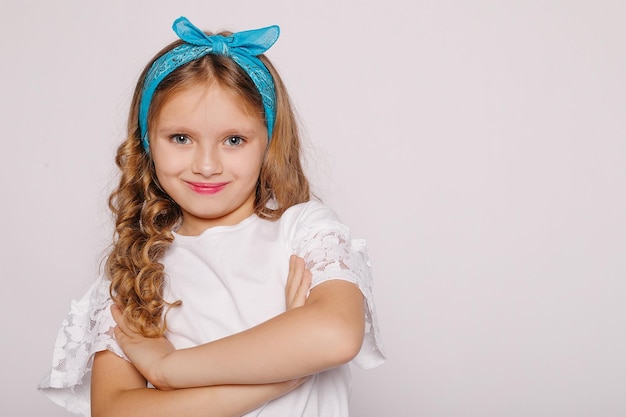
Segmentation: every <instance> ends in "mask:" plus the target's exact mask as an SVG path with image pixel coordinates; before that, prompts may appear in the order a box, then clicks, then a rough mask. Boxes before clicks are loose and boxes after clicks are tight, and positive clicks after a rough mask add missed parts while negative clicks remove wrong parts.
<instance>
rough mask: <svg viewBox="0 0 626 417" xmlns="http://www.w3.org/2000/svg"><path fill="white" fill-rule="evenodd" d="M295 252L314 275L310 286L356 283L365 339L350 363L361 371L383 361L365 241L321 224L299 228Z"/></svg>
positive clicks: (332, 225)
mask: <svg viewBox="0 0 626 417" xmlns="http://www.w3.org/2000/svg"><path fill="white" fill-rule="evenodd" d="M294 243H295V244H294V249H295V253H296V254H297V255H298V256H300V257H302V258H304V260H305V263H306V267H307V269H308V270H309V271H311V274H312V275H313V282H312V284H311V287H315V286H316V285H319V284H321V283H323V282H326V281H329V280H332V279H343V280H346V281H349V282H352V283H354V284H356V285H357V286H358V287H359V289H360V290H361V292H362V293H363V296H364V297H365V301H366V305H365V337H364V339H363V345H362V346H361V351H360V352H359V354H358V355H357V356H356V357H355V358H354V360H353V363H354V364H355V365H357V366H359V367H361V368H363V369H369V368H374V367H376V366H378V365H380V364H382V363H383V362H384V361H385V353H384V349H383V342H382V339H381V336H380V329H379V326H378V318H377V316H376V307H375V305H374V296H373V284H374V282H373V278H372V272H371V262H370V259H369V255H368V253H367V245H366V241H365V240H363V239H352V238H351V237H350V231H349V229H348V228H347V227H346V226H345V225H343V224H342V223H340V222H336V221H322V222H319V221H318V222H315V224H314V225H308V226H302V227H301V229H300V230H299V231H298V233H296V237H295V242H294Z"/></svg>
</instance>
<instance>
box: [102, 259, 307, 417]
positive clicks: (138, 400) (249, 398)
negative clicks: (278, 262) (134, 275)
mask: <svg viewBox="0 0 626 417" xmlns="http://www.w3.org/2000/svg"><path fill="white" fill-rule="evenodd" d="M303 265H304V264H303V263H301V262H299V261H297V260H295V259H292V260H291V262H290V267H289V276H288V278H287V286H286V289H285V300H286V301H285V303H286V307H287V309H288V310H290V309H293V308H297V307H301V306H302V305H304V302H305V300H306V294H307V292H308V290H309V287H310V286H311V274H310V272H309V271H306V270H304V267H303ZM114 311H115V310H114ZM117 311H119V310H117ZM150 340H153V341H156V342H157V344H159V346H161V347H164V348H165V349H166V350H171V349H173V347H172V346H171V344H170V343H169V342H168V341H167V339H165V338H159V339H150ZM91 375H92V377H91V415H92V417H108V416H113V417H124V416H129V417H131V416H132V417H141V416H150V417H159V416H164V417H171V416H177V417H202V416H211V417H227V416H241V415H242V414H245V413H247V412H248V411H251V410H254V409H255V408H258V407H259V406H261V405H263V404H265V403H266V402H268V401H270V400H272V399H275V398H277V397H280V396H282V395H284V394H286V393H287V392H289V391H291V390H293V389H294V388H296V387H298V386H299V385H301V384H302V383H303V382H304V381H306V379H307V378H306V377H305V378H297V379H292V380H288V381H285V382H279V383H273V384H255V385H217V386H211V387H202V388H189V389H180V390H171V391H162V390H158V389H152V388H147V386H146V379H145V378H144V377H143V376H142V375H141V374H140V373H139V371H137V369H136V368H135V366H133V364H132V363H130V362H128V361H126V360H124V359H122V358H120V357H119V356H117V355H116V354H114V353H112V352H109V351H103V352H98V353H96V355H95V358H94V362H93V367H92V374H91Z"/></svg>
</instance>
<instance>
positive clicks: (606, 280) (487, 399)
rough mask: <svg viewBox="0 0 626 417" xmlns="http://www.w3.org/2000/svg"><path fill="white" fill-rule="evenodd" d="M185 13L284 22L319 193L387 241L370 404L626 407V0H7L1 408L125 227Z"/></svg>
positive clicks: (422, 409)
mask: <svg viewBox="0 0 626 417" xmlns="http://www.w3.org/2000/svg"><path fill="white" fill-rule="evenodd" d="M180 15H185V16H187V17H189V18H190V20H191V21H192V22H194V23H196V24H197V25H198V26H201V27H202V28H204V29H209V30H214V31H216V30H219V29H232V30H244V29H251V28H256V27H262V26H267V25H270V24H278V25H280V26H281V29H282V34H281V38H280V39H279V41H278V43H277V44H276V45H275V46H274V47H273V48H272V49H271V50H270V51H269V52H268V56H269V57H270V58H271V59H272V60H273V62H274V63H275V65H276V66H277V67H278V68H279V70H280V72H281V73H282V75H283V77H284V80H285V82H286V84H287V86H288V88H289V90H290V93H291V95H292V97H293V101H294V103H295V105H296V107H297V110H298V112H299V114H300V116H301V118H302V120H303V129H304V132H305V138H306V147H307V158H308V165H307V166H308V167H309V172H310V175H311V178H312V180H313V182H314V184H315V190H316V192H317V194H318V195H320V196H321V197H322V198H323V199H324V201H325V202H326V203H327V204H329V205H331V206H332V207H334V208H335V210H336V211H337V212H338V213H339V215H340V216H341V217H342V219H343V220H344V221H345V222H346V223H348V224H349V225H350V226H351V227H352V229H353V232H354V234H355V235H356V236H357V237H363V238H366V239H368V241H369V247H370V255H371V257H372V260H373V264H374V271H375V280H376V281H375V296H376V301H377V304H378V310H379V315H380V317H379V319H380V324H381V326H382V329H383V336H384V341H385V344H386V348H387V353H388V357H389V359H388V361H387V363H386V364H385V365H383V366H382V367H380V368H377V369H374V370H370V371H360V370H355V373H354V392H353V397H352V409H353V415H354V416H355V417H370V416H399V417H404V416H411V417H412V416H418V417H439V416H442V417H443V416H445V417H489V416H494V417H495V416H497V417H502V416H507V417H508V416H511V417H517V416H519V417H535V416H536V417H539V416H541V417H543V416H545V417H556V416H567V417H576V416H594V417H595V416H601V417H609V416H616V417H617V416H624V415H626V334H625V332H626V256H625V250H626V237H625V236H626V234H625V233H626V222H625V220H626V219H625V214H626V211H625V210H626V196H625V193H624V187H625V186H626V168H625V167H626V81H625V80H626V77H625V74H626V29H625V26H624V25H625V24H624V22H625V21H626V3H624V2H623V1H609V0H596V1H591V0H589V1H574V0H572V1H553V0H544V1H532V0H528V1H523V0H517V1H512V0H511V1H480V0H476V1H461V0H457V1H445V0H444V1H420V0H406V1H404V0H385V1H378V0H377V1H370V0H360V1H357V0H351V1H346V0H343V1H342V0H316V1H310V2H304V1H300V2H298V1H287V0H282V1H281V0H264V1H252V0H251V1H238V2H237V1H211V0H204V1H185V0H181V1H164V0H153V1H126V0H125V1H122V0H114V1H112V0H108V1H100V2H88V1H75V2H71V1H54V2H53V1H50V2H47V1H46V2H44V1H38V2H36V1H26V0H22V1H19V2H18V1H16V0H9V1H7V0H3V1H2V3H1V5H0V16H2V18H1V20H2V24H1V25H0V45H1V50H0V62H1V64H0V96H1V111H0V129H1V130H0V137H1V138H2V139H1V140H2V142H1V147H0V149H1V150H0V181H1V182H0V185H1V190H2V194H1V197H0V198H1V201H2V204H1V205H0V210H2V211H1V218H2V229H3V230H4V237H3V239H2V247H1V251H0V262H1V267H2V270H1V271H2V272H0V274H1V278H2V281H1V282H2V284H3V287H2V290H3V291H2V295H3V296H2V302H1V303H0V309H1V310H0V329H2V338H1V346H0V349H1V351H0V358H1V359H2V378H0V395H1V396H2V399H1V401H0V414H2V415H3V416H46V417H60V416H66V415H67V414H66V413H65V412H63V411H62V410H61V409H60V408H59V407H57V406H56V405H54V404H52V403H51V402H49V401H48V400H46V399H45V398H44V397H43V396H41V395H40V394H39V393H38V392H37V391H36V390H35V387H36V385H37V384H38V382H39V380H40V379H41V378H42V377H43V375H44V374H45V373H46V372H47V370H48V367H49V366H50V360H51V353H52V347H53V344H54V338H55V335H56V332H57V329H58V327H59V325H60V323H61V320H62V319H63V317H64V316H65V313H66V311H67V308H68V306H69V301H70V299H72V298H77V297H79V296H81V295H82V293H83V292H84V291H85V289H86V288H87V287H88V285H89V284H90V283H91V281H92V280H93V279H94V277H95V275H96V273H97V270H98V264H99V262H100V260H101V258H102V255H103V254H104V251H105V249H106V245H107V242H108V240H109V238H110V233H111V229H110V224H109V221H110V218H109V214H108V211H107V208H106V197H107V196H108V193H109V191H110V189H111V186H112V184H114V182H115V180H114V179H115V172H116V171H115V169H114V166H113V153H114V149H115V147H116V145H117V144H118V143H119V142H120V141H121V140H122V138H123V136H124V130H125V126H124V125H125V121H126V117H127V111H128V104H129V101H130V94H131V91H132V89H133V87H134V83H135V80H136V78H137V76H138V75H139V72H140V70H141V69H142V68H143V66H144V65H145V63H146V62H147V61H148V59H149V58H150V57H152V55H153V54H155V53H156V52H157V51H158V50H159V49H160V48H161V47H162V46H164V45H165V44H167V43H169V42H170V41H171V40H173V39H174V36H175V35H174V33H173V32H172V31H171V29H170V26H171V23H172V21H173V20H174V19H175V18H177V17H178V16H180Z"/></svg>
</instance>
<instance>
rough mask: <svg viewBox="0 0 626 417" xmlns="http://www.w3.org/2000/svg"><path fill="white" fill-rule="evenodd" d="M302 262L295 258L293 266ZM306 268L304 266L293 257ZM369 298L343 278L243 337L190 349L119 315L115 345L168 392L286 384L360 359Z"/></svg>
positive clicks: (143, 372) (296, 268)
mask: <svg viewBox="0 0 626 417" xmlns="http://www.w3.org/2000/svg"><path fill="white" fill-rule="evenodd" d="M294 259H295V260H294ZM292 262H298V263H299V264H298V265H296V266H295V267H293V269H294V270H298V269H300V270H301V269H303V268H304V262H303V261H302V259H300V258H295V257H292ZM364 316H365V315H364V297H363V295H362V293H361V291H360V290H359V288H358V287H357V286H356V285H354V284H352V283H349V282H347V281H344V280H331V281H327V282H325V283H322V284H320V285H318V286H317V287H315V288H313V289H312V290H311V292H310V295H309V297H308V299H307V300H306V303H305V304H304V305H303V306H302V307H299V308H294V309H292V310H289V311H287V312H285V313H283V314H281V315H278V316H276V317H274V318H272V319H270V320H268V321H266V322H264V323H262V324H260V325H258V326H256V327H253V328H251V329H248V330H246V331H244V332H241V333H237V334H235V335H232V336H229V337H226V338H223V339H220V340H217V341H214V342H210V343H207V344H204V345H200V346H197V347H193V348H189V349H181V350H176V351H175V350H173V348H164V342H166V341H165V339H150V338H144V337H141V336H139V335H137V334H134V333H132V332H130V330H129V329H128V328H127V327H126V326H125V324H124V323H123V319H122V317H121V313H120V312H119V310H114V312H113V317H114V318H115V320H116V322H117V323H118V327H117V328H116V339H117V340H118V343H119V344H120V346H121V347H122V349H123V350H124V352H125V353H126V354H127V355H128V357H129V358H130V359H131V361H132V362H133V363H134V364H135V366H136V367H137V369H138V370H139V371H140V372H141V373H142V374H143V375H144V376H145V377H146V379H148V380H149V381H150V382H151V383H152V384H153V385H155V386H156V387H159V388H161V389H173V388H189V387H203V386H211V385H224V384H259V383H271V382H277V381H285V380H289V379H293V378H298V377H301V376H303V375H310V374H312V373H316V372H321V371H324V370H326V369H330V368H333V367H336V366H339V365H342V364H344V363H346V362H348V361H350V360H351V359H352V358H354V357H355V356H356V355H357V353H358V352H359V350H360V348H361V344H362V342H363V334H364V325H365V324H364Z"/></svg>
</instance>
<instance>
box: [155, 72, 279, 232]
mask: <svg viewBox="0 0 626 417" xmlns="http://www.w3.org/2000/svg"><path fill="white" fill-rule="evenodd" d="M267 140H268V139H267V128H266V127H265V123H264V121H263V120H262V119H261V117H260V115H254V114H252V113H251V112H249V111H247V109H246V108H245V107H244V104H243V102H242V100H241V99H240V98H239V97H237V96H236V95H235V94H234V93H232V92H231V91H229V90H226V89H224V88H223V87H221V86H219V85H218V84H216V83H213V84H211V85H210V86H208V87H207V86H204V85H197V86H192V87H190V88H186V89H184V90H181V91H179V92H177V93H175V94H173V95H172V96H171V97H169V98H168V99H167V100H166V101H165V103H164V104H163V106H162V108H161V111H160V112H159V114H158V115H157V118H156V120H155V123H154V126H153V131H150V153H151V155H152V158H153V160H154V166H155V170H156V176H157V178H158V180H159V182H160V183H161V186H162V188H163V190H164V191H165V192H166V193H167V194H169V196H170V197H171V198H172V199H173V200H174V201H175V202H176V203H177V204H178V205H179V206H180V208H181V209H182V212H183V222H182V226H181V228H180V229H179V230H178V233H180V234H184V235H198V234H200V233H202V232H203V231H204V230H206V229H208V228H210V227H214V226H224V225H234V224H237V223H239V222H241V221H242V220H244V219H245V218H247V217H249V216H250V215H252V214H253V213H254V197H255V190H256V185H257V180H258V178H259V173H260V171H261V164H262V162H263V156H264V154H265V148H266V146H267Z"/></svg>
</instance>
